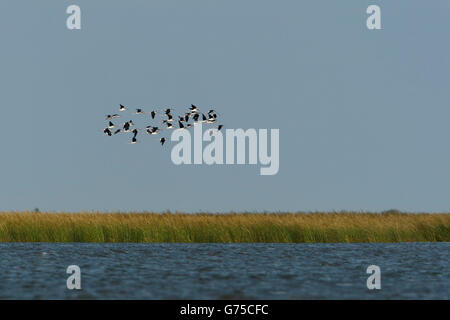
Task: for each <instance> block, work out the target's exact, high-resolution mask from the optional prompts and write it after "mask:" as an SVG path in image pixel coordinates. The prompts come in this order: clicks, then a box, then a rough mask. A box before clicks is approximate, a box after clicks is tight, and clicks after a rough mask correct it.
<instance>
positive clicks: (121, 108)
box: [119, 104, 127, 111]
mask: <svg viewBox="0 0 450 320" xmlns="http://www.w3.org/2000/svg"><path fill="white" fill-rule="evenodd" d="M125 110H127V108H125V106H124V105H122V104H121V105H120V107H119V111H125Z"/></svg>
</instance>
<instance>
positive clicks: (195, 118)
mask: <svg viewBox="0 0 450 320" xmlns="http://www.w3.org/2000/svg"><path fill="white" fill-rule="evenodd" d="M198 117H200V115H199V114H198V113H196V114H194V116H193V117H192V118H193V119H194V121H195V122H197V121H198Z"/></svg>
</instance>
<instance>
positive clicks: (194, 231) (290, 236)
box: [0, 211, 450, 243]
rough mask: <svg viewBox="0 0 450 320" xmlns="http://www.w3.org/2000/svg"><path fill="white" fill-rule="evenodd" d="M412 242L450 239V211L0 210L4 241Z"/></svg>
mask: <svg viewBox="0 0 450 320" xmlns="http://www.w3.org/2000/svg"><path fill="white" fill-rule="evenodd" d="M408 241H446V242H447V241H450V214H449V213H442V214H424V213H422V214H412V213H398V212H395V211H394V212H387V213H381V214H380V213H352V212H339V213H320V212H315V213H229V214H204V213H201V214H182V213H163V214H157V213H100V212H92V213H83V212H80V213H34V212H1V213H0V242H201V243H206V242H225V243H231V242H273V243H278V242H280V243H300V242H308V243H313V242H408Z"/></svg>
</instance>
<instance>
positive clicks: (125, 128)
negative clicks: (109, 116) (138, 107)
mask: <svg viewBox="0 0 450 320" xmlns="http://www.w3.org/2000/svg"><path fill="white" fill-rule="evenodd" d="M132 125H133V120H130V121H127V122H125V124H124V125H123V131H124V132H129V131H130V127H131V126H132Z"/></svg>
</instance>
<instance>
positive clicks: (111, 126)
mask: <svg viewBox="0 0 450 320" xmlns="http://www.w3.org/2000/svg"><path fill="white" fill-rule="evenodd" d="M108 128H109V129H112V128H114V123H112V122H111V121H110V122H109V124H108Z"/></svg>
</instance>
